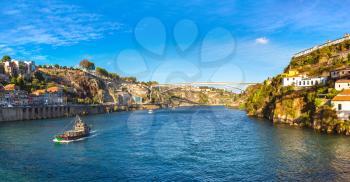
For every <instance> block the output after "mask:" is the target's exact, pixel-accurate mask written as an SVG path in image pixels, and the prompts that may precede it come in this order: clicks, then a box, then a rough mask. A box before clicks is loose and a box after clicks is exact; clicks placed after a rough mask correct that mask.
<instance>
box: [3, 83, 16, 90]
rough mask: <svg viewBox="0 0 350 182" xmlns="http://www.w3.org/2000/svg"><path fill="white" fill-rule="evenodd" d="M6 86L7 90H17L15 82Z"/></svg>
mask: <svg viewBox="0 0 350 182" xmlns="http://www.w3.org/2000/svg"><path fill="white" fill-rule="evenodd" d="M4 88H5V90H16V85H15V84H8V85H6V86H5V87H4Z"/></svg>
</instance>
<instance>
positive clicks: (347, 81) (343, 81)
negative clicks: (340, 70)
mask: <svg viewBox="0 0 350 182" xmlns="http://www.w3.org/2000/svg"><path fill="white" fill-rule="evenodd" d="M335 83H350V80H337V81H336V82H335Z"/></svg>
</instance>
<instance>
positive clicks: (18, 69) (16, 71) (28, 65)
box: [3, 59, 36, 78]
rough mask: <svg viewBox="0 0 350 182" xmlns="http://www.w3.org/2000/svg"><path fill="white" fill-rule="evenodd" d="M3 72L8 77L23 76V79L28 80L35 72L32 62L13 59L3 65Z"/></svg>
mask: <svg viewBox="0 0 350 182" xmlns="http://www.w3.org/2000/svg"><path fill="white" fill-rule="evenodd" d="M3 70H4V71H3V72H4V74H7V75H9V76H23V77H24V78H30V77H31V76H32V74H33V73H34V71H35V70H36V66H35V63H34V61H24V62H22V61H18V60H14V59H13V60H11V61H5V62H4V63H3Z"/></svg>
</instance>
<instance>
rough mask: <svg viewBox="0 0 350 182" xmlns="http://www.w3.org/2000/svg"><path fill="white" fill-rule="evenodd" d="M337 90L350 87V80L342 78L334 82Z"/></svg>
mask: <svg viewBox="0 0 350 182" xmlns="http://www.w3.org/2000/svg"><path fill="white" fill-rule="evenodd" d="M334 88H335V89H336V90H344V89H350V80H346V79H341V80H337V81H336V82H335V84H334Z"/></svg>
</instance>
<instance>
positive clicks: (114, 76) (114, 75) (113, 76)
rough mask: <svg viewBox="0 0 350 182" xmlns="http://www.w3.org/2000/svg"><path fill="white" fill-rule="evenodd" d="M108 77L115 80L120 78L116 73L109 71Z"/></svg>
mask: <svg viewBox="0 0 350 182" xmlns="http://www.w3.org/2000/svg"><path fill="white" fill-rule="evenodd" d="M109 77H110V78H112V79H115V80H119V79H120V76H119V75H118V74H117V73H109Z"/></svg>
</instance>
